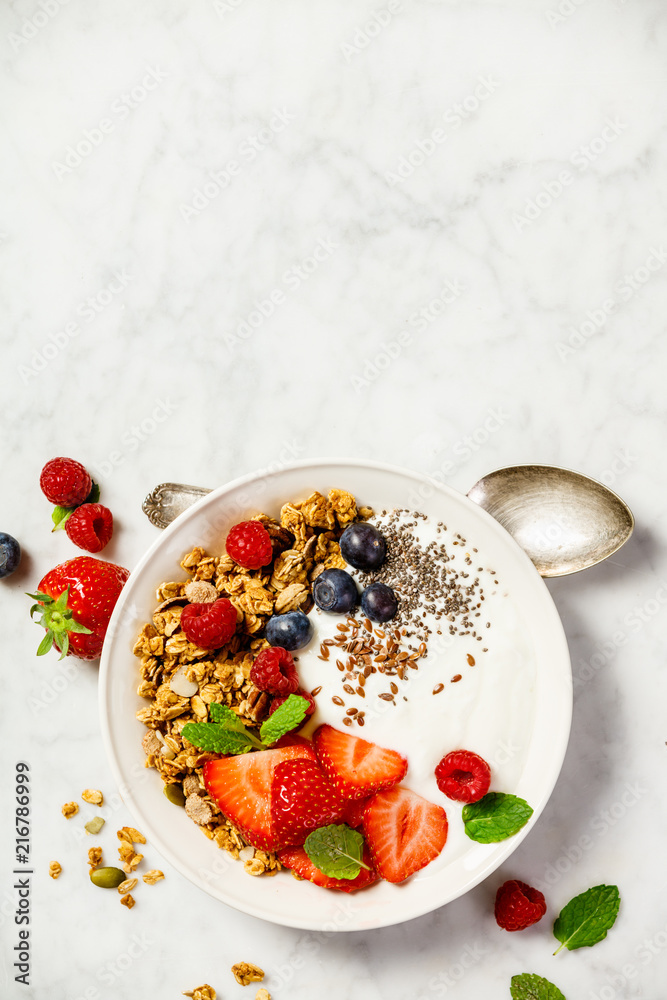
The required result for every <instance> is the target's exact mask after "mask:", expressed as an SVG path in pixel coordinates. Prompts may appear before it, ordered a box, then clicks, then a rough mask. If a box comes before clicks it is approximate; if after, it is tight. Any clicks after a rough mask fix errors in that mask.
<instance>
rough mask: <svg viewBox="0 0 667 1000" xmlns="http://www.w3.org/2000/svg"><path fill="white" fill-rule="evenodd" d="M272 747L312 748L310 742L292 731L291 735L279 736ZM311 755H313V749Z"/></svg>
mask: <svg viewBox="0 0 667 1000" xmlns="http://www.w3.org/2000/svg"><path fill="white" fill-rule="evenodd" d="M273 746H274V747H311V748H312V746H313V744H312V741H311V740H307V739H306V737H305V736H299V734H298V733H295V732H294V731H292V732H291V733H285V735H284V736H281V737H280V739H279V740H277V741H276V742H275V743H274V744H273ZM313 753H315V751H314V749H313Z"/></svg>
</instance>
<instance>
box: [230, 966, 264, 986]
mask: <svg viewBox="0 0 667 1000" xmlns="http://www.w3.org/2000/svg"><path fill="white" fill-rule="evenodd" d="M232 972H233V973H234V978H235V979H236V982H237V983H240V984H241V986H248V985H249V984H250V983H261V981H262V979H264V970H263V969H260V967H259V966H258V965H251V963H250V962H237V963H236V965H232Z"/></svg>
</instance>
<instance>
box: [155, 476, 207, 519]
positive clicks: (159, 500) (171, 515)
mask: <svg viewBox="0 0 667 1000" xmlns="http://www.w3.org/2000/svg"><path fill="white" fill-rule="evenodd" d="M210 492H211V490H206V489H204V487H203V486H186V485H185V483H160V484H159V486H156V487H155V489H153V490H151V492H150V493H149V494H148V496H147V497H146V499H145V500H144V502H143V503H142V505H141V509H142V510H143V512H144V514H145V515H146V517H147V518H148V520H149V521H150V522H151V524H154V525H155V527H156V528H166V527H167V525H169V524H171V522H172V521H174V520H175V519H176V518H177V517H178V515H179V514H182V513H183V511H186V510H187V509H188V507H192V505H193V504H195V503H197V500H201V498H202V497H205V496H206V495H207V494H208V493H210Z"/></svg>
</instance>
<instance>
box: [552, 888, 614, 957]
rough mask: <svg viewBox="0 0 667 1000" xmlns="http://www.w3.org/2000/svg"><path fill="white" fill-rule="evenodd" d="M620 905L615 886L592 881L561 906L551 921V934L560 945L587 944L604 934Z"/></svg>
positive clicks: (599, 939) (583, 946) (571, 948)
mask: <svg viewBox="0 0 667 1000" xmlns="http://www.w3.org/2000/svg"><path fill="white" fill-rule="evenodd" d="M620 905H621V895H620V893H619V891H618V886H615V885H594V886H593V887H592V888H591V889H587V890H586V892H582V893H580V895H579V896H575V897H574V899H571V900H570V902H569V903H568V904H567V905H566V906H564V907H563V909H562V910H561V911H560V913H559V914H558V916H557V917H556V920H555V922H554V937H555V938H556V940H557V941H560V942H561V945H560V948H557V949H556V951H555V952H554V955H557V954H558V952H559V951H560V950H561V949H562V948H567V949H568V951H573V950H574V949H575V948H590V947H592V946H593V945H594V944H597V943H598V941H602V939H603V938H605V937H606V936H607V931H608V930H609V928H610V927H613V925H614V921H615V920H616V917H617V915H618V908H619V906H620Z"/></svg>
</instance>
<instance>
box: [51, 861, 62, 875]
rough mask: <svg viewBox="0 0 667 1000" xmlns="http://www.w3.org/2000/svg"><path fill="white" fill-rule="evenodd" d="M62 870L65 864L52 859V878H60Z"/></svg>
mask: <svg viewBox="0 0 667 1000" xmlns="http://www.w3.org/2000/svg"><path fill="white" fill-rule="evenodd" d="M62 870H63V866H62V865H61V864H60V862H59V861H52V862H51V864H50V865H49V875H50V876H51V878H58V876H59V875H60V873H61V871H62Z"/></svg>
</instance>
